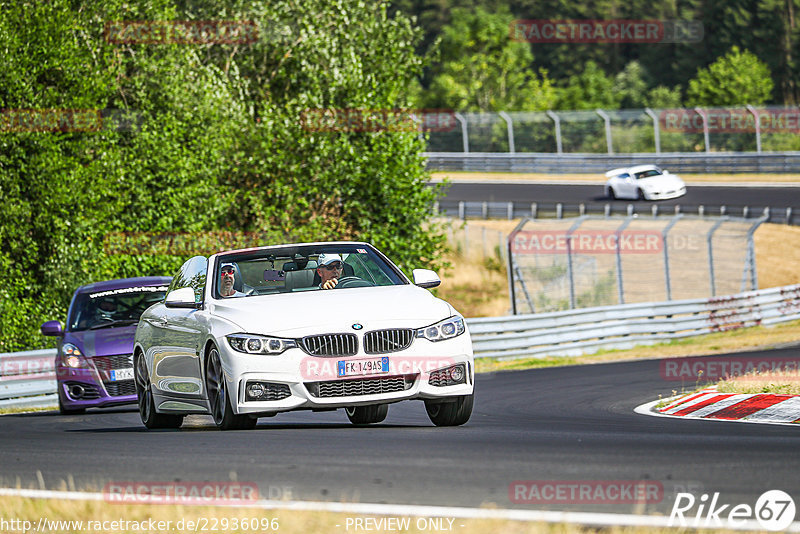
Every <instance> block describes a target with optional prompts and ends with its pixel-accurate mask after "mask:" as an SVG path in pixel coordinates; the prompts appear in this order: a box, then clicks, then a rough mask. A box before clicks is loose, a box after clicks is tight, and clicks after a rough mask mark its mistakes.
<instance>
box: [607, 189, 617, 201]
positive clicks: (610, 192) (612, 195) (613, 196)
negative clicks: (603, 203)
mask: <svg viewBox="0 0 800 534" xmlns="http://www.w3.org/2000/svg"><path fill="white" fill-rule="evenodd" d="M608 198H610V199H611V200H617V194H616V193H615V192H614V188H613V187H609V188H608Z"/></svg>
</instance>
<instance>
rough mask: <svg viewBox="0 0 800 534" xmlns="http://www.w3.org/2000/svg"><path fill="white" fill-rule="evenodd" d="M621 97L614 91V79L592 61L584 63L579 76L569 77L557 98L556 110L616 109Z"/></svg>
mask: <svg viewBox="0 0 800 534" xmlns="http://www.w3.org/2000/svg"><path fill="white" fill-rule="evenodd" d="M621 98H622V95H620V94H618V93H616V92H615V91H614V79H613V78H611V77H610V76H608V75H607V74H606V73H605V72H603V70H602V69H601V68H600V67H599V66H598V65H597V63H595V62H594V61H589V62H587V63H586V65H585V67H584V69H583V71H582V72H581V73H580V74H575V75H573V76H570V77H569V80H568V81H567V84H566V87H564V88H563V89H561V91H560V93H559V97H558V103H557V106H558V109H564V110H572V109H576V110H578V109H597V108H600V109H617V108H618V107H619V104H620V100H621Z"/></svg>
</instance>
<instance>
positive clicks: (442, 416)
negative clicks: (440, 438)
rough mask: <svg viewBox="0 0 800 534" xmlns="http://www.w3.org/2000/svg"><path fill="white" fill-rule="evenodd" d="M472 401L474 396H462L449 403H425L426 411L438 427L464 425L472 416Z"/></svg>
mask: <svg viewBox="0 0 800 534" xmlns="http://www.w3.org/2000/svg"><path fill="white" fill-rule="evenodd" d="M472 399H473V395H462V396H459V397H454V398H453V400H451V401H447V402H432V401H425V411H426V412H428V417H429V418H430V420H431V422H432V423H433V424H434V425H436V426H458V425H463V424H464V423H466V422H467V421H469V418H470V416H471V415H472Z"/></svg>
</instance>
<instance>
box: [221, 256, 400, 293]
mask: <svg viewBox="0 0 800 534" xmlns="http://www.w3.org/2000/svg"><path fill="white" fill-rule="evenodd" d="M330 278H335V279H336V282H335V284H334V285H335V288H336V289H347V288H354V287H375V286H391V285H399V284H405V283H406V282H405V281H404V279H403V278H402V277H401V275H400V271H399V269H398V268H397V267H396V266H395V265H393V264H391V263H389V262H387V261H386V260H385V259H383V257H382V256H381V255H379V254H378V253H377V252H376V251H375V250H374V249H373V248H370V247H368V246H365V245H316V246H315V245H305V246H296V245H295V246H288V247H283V248H271V249H269V250H260V251H257V252H255V253H254V252H248V253H238V254H231V255H223V256H219V257H218V259H217V262H216V266H215V273H214V280H215V287H214V298H228V297H247V296H254V295H270V294H277V293H296V292H302V291H317V290H321V289H322V285H323V283H324V281H323V279H325V280H327V279H330Z"/></svg>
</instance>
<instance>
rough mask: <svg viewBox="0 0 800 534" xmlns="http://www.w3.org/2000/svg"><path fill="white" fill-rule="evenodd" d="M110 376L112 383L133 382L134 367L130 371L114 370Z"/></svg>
mask: <svg viewBox="0 0 800 534" xmlns="http://www.w3.org/2000/svg"><path fill="white" fill-rule="evenodd" d="M109 374H110V378H111V381H112V382H117V381H118V380H133V367H131V368H129V369H112V370H111V371H110V372H109Z"/></svg>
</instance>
